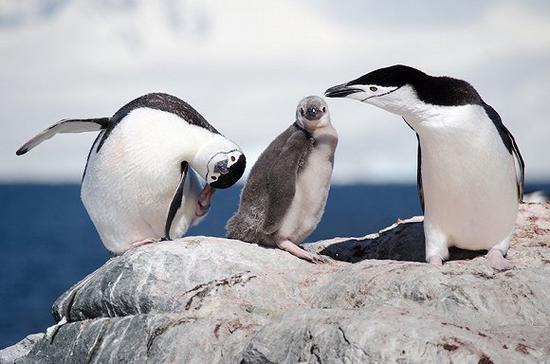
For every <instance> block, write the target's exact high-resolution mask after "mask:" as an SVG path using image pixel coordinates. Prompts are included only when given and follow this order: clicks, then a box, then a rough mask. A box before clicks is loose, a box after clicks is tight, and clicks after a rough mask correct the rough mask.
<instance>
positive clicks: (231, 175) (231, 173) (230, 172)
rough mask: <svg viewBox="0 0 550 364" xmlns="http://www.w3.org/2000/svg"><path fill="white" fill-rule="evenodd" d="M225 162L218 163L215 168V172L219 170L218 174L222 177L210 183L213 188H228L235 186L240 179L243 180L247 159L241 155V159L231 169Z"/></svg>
mask: <svg viewBox="0 0 550 364" xmlns="http://www.w3.org/2000/svg"><path fill="white" fill-rule="evenodd" d="M223 162H224V161H220V162H218V164H216V166H215V167H214V171H216V170H218V172H217V173H220V176H219V177H218V180H217V181H215V182H212V183H210V186H211V187H214V188H228V187H231V186H233V185H234V184H235V183H236V182H237V181H238V180H239V178H241V176H242V175H243V173H244V170H245V168H246V158H245V156H244V154H241V156H240V157H239V159H237V161H236V162H235V163H233V164H232V165H231V166H230V167H227V161H225V163H223ZM224 171H225V173H224Z"/></svg>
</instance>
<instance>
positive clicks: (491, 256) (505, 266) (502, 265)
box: [485, 249, 514, 271]
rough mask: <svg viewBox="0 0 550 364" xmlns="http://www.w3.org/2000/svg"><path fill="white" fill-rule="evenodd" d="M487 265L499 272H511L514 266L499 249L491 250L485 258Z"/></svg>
mask: <svg viewBox="0 0 550 364" xmlns="http://www.w3.org/2000/svg"><path fill="white" fill-rule="evenodd" d="M485 258H486V259H487V263H488V264H489V265H490V266H491V268H493V269H494V270H497V271H505V270H510V269H512V268H513V267H514V266H513V265H512V263H510V262H509V261H508V260H506V258H505V257H504V254H502V252H501V251H500V250H499V249H491V250H489V252H488V253H487V255H486V256H485Z"/></svg>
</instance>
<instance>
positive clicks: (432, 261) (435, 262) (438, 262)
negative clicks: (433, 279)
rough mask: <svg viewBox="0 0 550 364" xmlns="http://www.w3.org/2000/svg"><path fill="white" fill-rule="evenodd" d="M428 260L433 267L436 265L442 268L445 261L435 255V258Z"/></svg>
mask: <svg viewBox="0 0 550 364" xmlns="http://www.w3.org/2000/svg"><path fill="white" fill-rule="evenodd" d="M426 260H427V261H428V263H430V264H431V265H435V266H438V267H441V266H442V265H443V260H442V259H441V257H440V256H438V255H433V256H431V257H429V258H428V259H426Z"/></svg>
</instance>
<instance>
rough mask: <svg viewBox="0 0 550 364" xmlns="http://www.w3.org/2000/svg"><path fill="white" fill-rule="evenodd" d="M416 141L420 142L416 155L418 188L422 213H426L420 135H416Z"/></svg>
mask: <svg viewBox="0 0 550 364" xmlns="http://www.w3.org/2000/svg"><path fill="white" fill-rule="evenodd" d="M416 140H417V141H418V152H417V153H416V186H417V188H418V198H419V200H420V207H421V208H422V213H424V189H423V188H422V149H421V148H420V137H419V136H418V134H416Z"/></svg>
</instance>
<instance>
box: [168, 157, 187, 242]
mask: <svg viewBox="0 0 550 364" xmlns="http://www.w3.org/2000/svg"><path fill="white" fill-rule="evenodd" d="M188 169H189V163H187V162H185V161H183V162H181V178H180V182H179V184H178V188H176V192H175V193H174V197H172V202H171V203H170V209H169V210H168V217H167V218H166V225H165V227H164V240H171V238H170V228H171V227H172V222H174V218H175V217H176V213H177V212H178V210H179V208H180V207H181V202H182V199H183V187H184V186H185V177H187V170H188Z"/></svg>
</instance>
